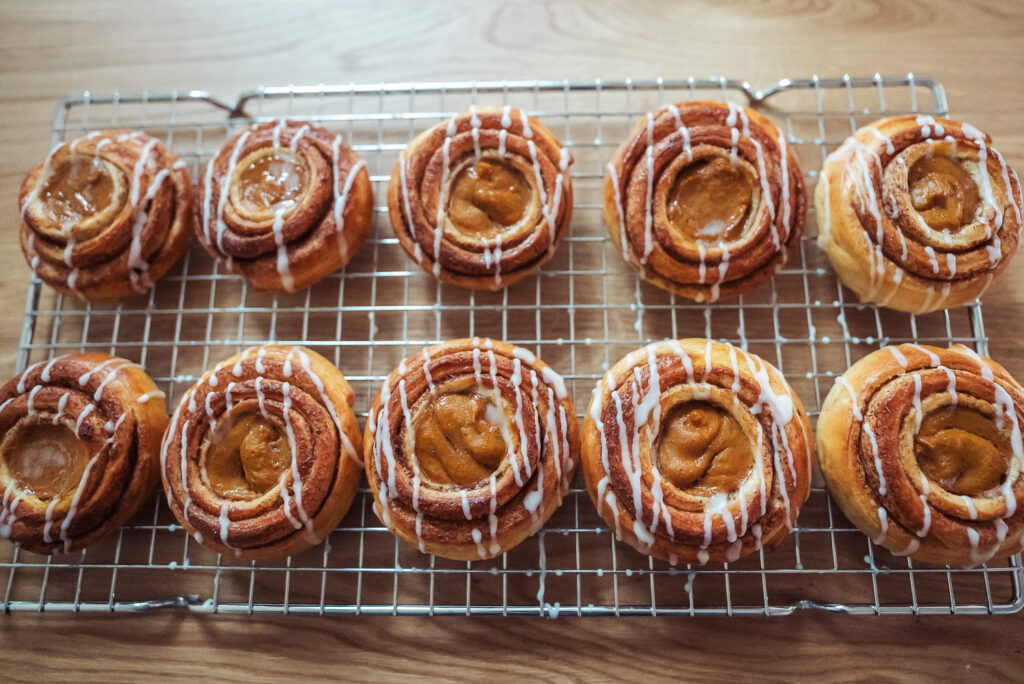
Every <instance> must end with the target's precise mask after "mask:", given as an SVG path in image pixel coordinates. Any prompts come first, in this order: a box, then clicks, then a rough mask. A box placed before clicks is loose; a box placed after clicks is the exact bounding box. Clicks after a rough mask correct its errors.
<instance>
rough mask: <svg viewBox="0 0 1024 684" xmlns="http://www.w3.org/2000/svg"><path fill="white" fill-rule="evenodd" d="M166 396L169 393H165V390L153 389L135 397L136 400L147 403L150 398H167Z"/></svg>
mask: <svg viewBox="0 0 1024 684" xmlns="http://www.w3.org/2000/svg"><path fill="white" fill-rule="evenodd" d="M166 398H167V395H166V394H164V393H163V392H161V391H160V390H153V391H152V392H146V393H145V394H140V395H139V396H138V397H136V398H135V401H136V402H138V403H140V404H145V403H146V402H147V401H149V400H150V399H166Z"/></svg>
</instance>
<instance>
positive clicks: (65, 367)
mask: <svg viewBox="0 0 1024 684" xmlns="http://www.w3.org/2000/svg"><path fill="white" fill-rule="evenodd" d="M27 423H38V424H47V425H65V426H66V427H67V428H69V429H71V430H73V431H74V434H75V435H77V436H78V438H79V439H80V440H81V442H82V444H83V445H84V446H85V450H86V454H87V457H88V459H89V460H88V461H87V465H86V466H85V469H84V470H83V472H82V476H81V478H80V480H79V483H78V485H77V486H74V487H73V488H72V490H70V491H68V492H65V493H64V494H61V495H58V496H55V497H53V498H50V499H48V500H44V499H40V498H37V496H36V495H35V494H33V493H32V491H31V490H29V489H25V488H23V487H22V486H21V485H19V483H18V481H17V480H16V479H15V478H14V477H13V476H12V473H11V472H10V470H9V468H8V463H7V462H6V461H5V460H0V489H2V490H3V505H2V508H0V534H2V535H3V536H5V537H8V538H9V539H10V540H11V541H13V542H15V543H18V544H21V546H22V547H24V548H25V549H27V550H29V551H33V552H36V553H60V552H63V553H68V552H72V551H79V550H81V549H84V548H85V547H87V546H89V545H90V544H92V543H93V542H95V541H96V540H98V539H100V538H101V537H104V536H106V535H107V534H109V533H111V532H113V531H114V530H116V529H117V528H118V527H120V526H121V525H122V524H124V523H125V522H126V521H127V520H128V519H129V518H130V517H131V516H132V515H134V514H135V512H136V511H137V510H138V509H139V507H140V506H141V505H142V504H143V503H144V502H145V501H146V499H147V498H149V495H150V493H151V492H152V491H153V489H154V488H155V486H156V483H157V479H158V472H159V471H158V467H159V460H158V453H159V450H160V437H161V436H162V435H163V431H164V428H165V427H166V425H167V408H166V406H165V404H164V398H163V393H162V392H160V391H159V390H157V388H156V385H154V384H153V381H152V380H151V379H150V378H149V376H148V375H146V373H145V371H144V370H142V368H140V367H139V366H138V365H136V364H134V363H132V362H130V361H127V360H125V359H120V358H117V357H114V356H108V355H106V354H74V355H68V356H59V357H55V358H53V359H49V360H47V361H41V362H39V363H36V364H34V365H32V366H30V367H29V368H27V369H26V370H25V372H23V373H22V374H21V375H19V376H17V377H15V378H13V379H11V380H10V381H9V382H7V384H5V385H4V386H3V388H2V389H0V442H2V443H3V444H4V446H3V449H4V451H5V453H6V452H7V450H8V449H10V448H12V446H13V445H12V444H8V443H7V441H8V440H10V439H11V437H12V434H13V433H12V431H13V430H14V428H15V427H16V426H18V425H19V424H22V425H23V424H27Z"/></svg>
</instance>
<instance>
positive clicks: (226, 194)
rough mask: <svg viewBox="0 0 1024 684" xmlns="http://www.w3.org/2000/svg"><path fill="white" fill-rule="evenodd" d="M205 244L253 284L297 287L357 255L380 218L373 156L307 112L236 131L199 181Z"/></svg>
mask: <svg viewBox="0 0 1024 684" xmlns="http://www.w3.org/2000/svg"><path fill="white" fill-rule="evenodd" d="M196 224H197V233H198V235H199V239H200V241H202V243H203V246H204V247H206V251H208V252H209V253H210V255H211V256H213V257H214V258H215V259H217V260H218V261H220V262H221V263H222V264H224V265H225V266H226V267H227V268H229V269H230V270H232V271H234V272H235V273H238V274H240V275H242V276H244V277H245V278H246V279H247V280H248V281H249V282H250V283H252V285H253V287H255V288H256V289H258V290H266V291H270V292H282V291H283V292H295V291H297V290H302V289H305V288H307V287H309V286H311V285H313V284H314V283H316V282H318V281H319V280H321V279H322V278H324V277H325V276H327V275H328V274H330V273H332V272H334V271H336V270H338V269H339V268H341V267H343V266H344V265H345V264H347V263H348V262H349V260H350V259H351V258H352V256H353V255H354V254H355V253H356V250H358V249H359V247H360V246H361V245H362V244H363V241H365V240H366V237H367V236H368V235H369V233H370V228H371V227H372V225H373V190H372V188H371V187H370V176H369V174H368V173H367V171H366V165H365V163H364V162H363V161H362V160H361V159H360V158H359V155H358V154H356V153H355V152H354V151H353V150H352V149H351V148H350V147H349V146H348V145H346V144H345V143H344V141H343V140H342V137H341V135H335V134H333V133H331V132H330V131H328V130H326V129H324V128H321V127H320V126H317V125H314V124H311V123H306V122H302V121H292V120H289V119H280V120H278V121H268V122H265V123H260V124H256V125H254V126H252V127H250V128H248V129H246V130H244V131H242V132H241V133H239V134H238V135H236V136H235V137H234V138H232V139H231V140H229V141H228V142H227V143H226V144H225V145H224V146H223V147H221V149H220V151H219V152H218V153H217V154H216V156H214V157H213V159H211V160H210V162H209V163H208V164H207V166H206V171H205V173H204V175H203V178H202V181H201V182H200V183H199V185H198V201H197V202H196Z"/></svg>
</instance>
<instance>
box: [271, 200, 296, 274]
mask: <svg viewBox="0 0 1024 684" xmlns="http://www.w3.org/2000/svg"><path fill="white" fill-rule="evenodd" d="M290 208H291V206H290V205H288V204H283V205H282V206H279V207H278V208H277V209H275V210H274V223H273V224H272V225H271V232H273V234H274V244H276V245H277V273H278V275H279V276H280V277H281V285H282V287H284V289H285V292H294V291H295V279H294V278H293V277H292V272H291V269H290V268H289V265H288V245H286V244H285V241H284V214H285V212H286V211H288V210H289V209H290Z"/></svg>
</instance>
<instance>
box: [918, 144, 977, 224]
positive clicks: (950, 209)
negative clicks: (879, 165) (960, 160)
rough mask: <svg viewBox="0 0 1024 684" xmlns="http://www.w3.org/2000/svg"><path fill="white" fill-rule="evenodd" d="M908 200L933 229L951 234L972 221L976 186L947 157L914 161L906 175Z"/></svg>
mask: <svg viewBox="0 0 1024 684" xmlns="http://www.w3.org/2000/svg"><path fill="white" fill-rule="evenodd" d="M907 182H908V184H909V186H910V201H911V203H912V204H913V206H914V209H915V210H916V211H917V212H918V213H919V214H921V218H923V219H924V221H925V223H927V224H928V225H929V226H931V227H932V228H933V229H935V230H945V231H955V230H959V229H960V227H961V226H964V225H967V224H969V223H971V222H972V221H973V220H974V216H975V213H976V212H977V210H978V186H977V184H976V183H975V182H974V179H973V178H971V176H970V174H968V173H967V172H966V171H965V170H964V169H963V167H961V166H960V165H959V164H957V163H956V162H955V161H953V160H952V159H950V158H948V157H941V156H926V157H922V158H921V159H918V160H917V161H916V162H914V164H913V165H912V166H911V167H910V170H909V172H908V174H907Z"/></svg>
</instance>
